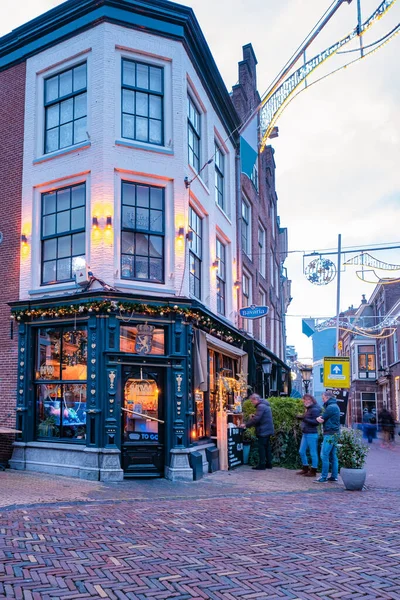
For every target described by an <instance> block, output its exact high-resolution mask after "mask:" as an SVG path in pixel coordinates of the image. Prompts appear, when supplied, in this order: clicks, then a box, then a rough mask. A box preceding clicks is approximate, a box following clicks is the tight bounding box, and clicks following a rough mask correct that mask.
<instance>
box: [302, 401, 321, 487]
mask: <svg viewBox="0 0 400 600" xmlns="http://www.w3.org/2000/svg"><path fill="white" fill-rule="evenodd" d="M303 404H304V407H305V409H306V411H305V413H304V414H303V415H297V418H298V419H301V424H300V426H301V430H302V432H303V435H302V437H301V442H300V449H299V454H300V458H301V464H302V465H303V466H302V469H301V471H298V472H297V475H305V476H306V477H315V475H316V474H317V469H318V425H319V423H318V421H317V417H319V416H320V414H321V408H320V406H319V405H318V403H317V401H316V399H315V398H314V396H311V394H304V397H303ZM307 448H308V449H309V451H310V455H311V467H310V466H309V465H308V457H307Z"/></svg>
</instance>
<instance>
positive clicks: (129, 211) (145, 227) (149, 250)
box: [121, 181, 165, 283]
mask: <svg viewBox="0 0 400 600" xmlns="http://www.w3.org/2000/svg"><path fill="white" fill-rule="evenodd" d="M164 219H165V218H164V190H163V189H162V188H159V187H153V186H149V185H142V184H138V183H131V182H127V181H123V182H122V226H121V232H122V237H121V277H122V279H133V280H136V281H153V282H158V283H163V282H164V235H165V233H164Z"/></svg>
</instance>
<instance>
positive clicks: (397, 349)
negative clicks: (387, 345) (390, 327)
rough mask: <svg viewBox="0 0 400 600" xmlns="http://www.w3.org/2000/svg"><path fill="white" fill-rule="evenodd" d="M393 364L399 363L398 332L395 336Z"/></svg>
mask: <svg viewBox="0 0 400 600" xmlns="http://www.w3.org/2000/svg"><path fill="white" fill-rule="evenodd" d="M392 339H393V362H398V360H399V342H398V330H397V329H396V331H395V332H394V334H393V338H392Z"/></svg>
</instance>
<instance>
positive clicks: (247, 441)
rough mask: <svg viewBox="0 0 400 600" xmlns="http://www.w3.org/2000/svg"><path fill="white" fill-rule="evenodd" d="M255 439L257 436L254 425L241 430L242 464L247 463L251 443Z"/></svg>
mask: <svg viewBox="0 0 400 600" xmlns="http://www.w3.org/2000/svg"><path fill="white" fill-rule="evenodd" d="M256 441H257V437H256V435H255V429H254V427H250V428H249V429H245V430H244V431H243V464H244V465H248V464H249V456H250V449H251V445H252V444H253V443H254V442H256Z"/></svg>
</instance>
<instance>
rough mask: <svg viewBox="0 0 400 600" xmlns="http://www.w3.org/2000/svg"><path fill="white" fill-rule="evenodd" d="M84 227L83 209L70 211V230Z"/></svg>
mask: <svg viewBox="0 0 400 600" xmlns="http://www.w3.org/2000/svg"><path fill="white" fill-rule="evenodd" d="M84 227H85V208H84V207H81V208H75V209H74V210H72V211H71V230H72V231H74V230H75V229H84Z"/></svg>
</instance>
